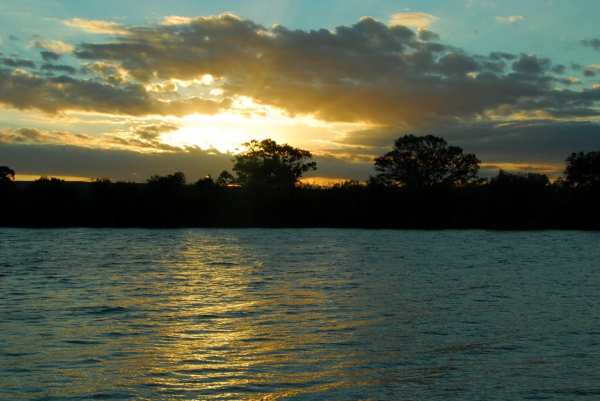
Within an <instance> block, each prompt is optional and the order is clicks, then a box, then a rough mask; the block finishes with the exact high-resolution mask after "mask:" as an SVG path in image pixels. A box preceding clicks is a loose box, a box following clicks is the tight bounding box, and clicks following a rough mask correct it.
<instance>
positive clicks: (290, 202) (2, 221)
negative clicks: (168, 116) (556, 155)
mask: <svg viewBox="0 0 600 401" xmlns="http://www.w3.org/2000/svg"><path fill="white" fill-rule="evenodd" d="M243 146H244V147H245V148H246V151H245V152H242V153H240V154H238V155H235V156H234V158H233V159H232V161H233V162H234V165H233V168H232V171H233V173H234V174H235V175H234V174H232V173H230V172H229V171H223V172H222V173H221V174H220V175H219V176H218V177H217V178H216V179H213V178H212V177H210V176H206V177H205V178H202V179H200V180H198V181H196V182H194V183H187V181H186V177H185V175H184V174H183V173H181V172H176V173H173V174H169V175H166V176H159V175H155V176H152V177H150V178H149V179H148V180H146V183H144V184H138V183H133V182H116V183H113V182H111V181H110V180H108V179H95V180H93V181H92V182H91V183H67V182H64V181H62V180H59V179H57V178H52V177H50V178H49V177H41V178H40V179H38V180H36V181H34V182H32V183H30V184H29V185H24V186H17V185H15V182H14V177H15V172H14V171H13V170H12V169H10V168H9V167H7V166H0V208H1V209H0V210H2V213H0V226H15V227H72V226H80V227H355V228H404V229H467V228H468V229H473V228H481V229H593V230H597V229H600V211H599V208H598V207H597V205H598V201H599V200H600V152H589V153H584V152H580V153H573V154H571V156H569V157H567V158H566V167H565V171H564V177H561V178H560V179H558V180H556V181H554V182H551V181H550V180H549V178H548V177H547V176H546V175H544V174H537V173H508V172H505V171H502V170H500V172H499V174H498V175H497V176H496V177H493V178H491V179H489V180H487V179H484V178H480V177H478V175H477V174H478V170H479V164H480V163H481V162H480V161H479V160H478V159H477V157H476V156H475V155H474V154H464V153H463V150H462V149H461V148H460V147H457V146H449V145H448V143H447V142H446V141H445V140H444V139H443V138H438V137H435V136H431V135H429V136H424V137H416V136H413V135H405V136H403V137H400V138H398V139H397V140H396V141H395V142H394V146H393V149H392V150H391V151H390V152H388V153H386V154H384V155H382V156H381V157H378V158H375V160H374V162H375V170H376V171H377V174H376V175H375V176H371V177H369V178H368V180H366V182H358V181H352V180H350V181H345V182H341V183H337V184H334V185H330V186H327V187H317V186H314V185H306V184H300V183H299V179H300V178H301V177H302V175H303V174H304V173H305V172H307V171H311V170H316V168H317V167H316V162H313V161H311V160H312V154H311V153H310V152H308V151H306V150H302V149H298V148H294V147H292V146H290V145H287V144H283V145H280V144H277V143H276V142H275V141H273V140H270V139H266V140H264V141H260V142H259V141H256V140H253V141H250V142H248V143H245V144H243Z"/></svg>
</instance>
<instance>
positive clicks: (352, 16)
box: [0, 0, 600, 181]
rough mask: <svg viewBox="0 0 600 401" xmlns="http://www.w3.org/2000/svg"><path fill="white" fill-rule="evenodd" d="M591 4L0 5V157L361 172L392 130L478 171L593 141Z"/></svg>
mask: <svg viewBox="0 0 600 401" xmlns="http://www.w3.org/2000/svg"><path fill="white" fill-rule="evenodd" d="M599 15H600V1H598V0H574V1H563V0H553V1H549V0H539V1H538V0H531V1H522V0H519V1H516V0H515V1H513V0H502V1H500V0H497V1H488V0H486V1H480V0H452V1H447V0H444V1H442V0H406V1H399V0H361V1H354V0H340V1H337V0H332V1H324V0H319V1H313V0H264V1H262V0H261V1H258V0H257V1H251V0H246V1H241V0H240V1H234V0H230V1H192V0H185V1H181V0H173V1H158V0H156V1H155V0H153V1H128V0H119V1H114V0H104V1H102V2H83V1H74V0H71V1H67V0H54V1H41V0H28V1H15V0H11V1H4V0H0V22H1V24H0V104H1V105H2V106H3V107H2V108H0V165H7V166H9V167H11V168H12V169H14V170H15V171H16V173H17V179H32V178H37V177H39V176H40V175H48V176H60V177H64V178H69V177H70V179H89V178H91V177H107V178H110V179H112V180H132V181H144V180H145V179H146V178H148V177H150V176H151V175H153V174H160V175H165V174H169V173H173V172H175V171H183V172H184V173H185V174H186V176H187V177H188V179H189V180H190V181H195V180H197V179H198V178H200V177H203V176H205V175H206V174H212V175H213V176H217V175H218V174H219V173H220V172H221V171H222V170H223V169H229V170H231V167H232V164H233V163H232V162H231V158H232V154H233V153H235V152H236V151H238V149H239V150H241V148H240V144H241V143H242V142H245V141H249V140H251V139H259V140H261V139H266V138H271V139H273V140H275V141H277V142H281V143H284V142H285V143H289V144H290V145H293V146H296V147H300V148H303V149H307V150H310V151H311V152H312V153H313V155H314V161H316V162H317V167H318V170H317V171H315V172H313V173H311V174H310V175H307V177H308V178H309V179H316V178H317V177H322V178H328V179H358V180H365V179H367V178H368V176H369V175H370V174H374V173H375V172H374V170H373V158H374V157H377V156H379V155H381V154H383V153H385V152H387V151H389V150H390V149H391V146H392V143H393V140H394V139H395V138H398V137H399V136H402V135H405V134H414V135H427V134H433V135H436V136H441V137H444V138H445V139H446V140H447V141H448V142H449V143H450V144H452V145H458V146H461V147H462V148H463V149H464V151H465V152H466V153H475V154H476V155H477V156H478V158H479V159H480V160H481V161H482V168H481V170H480V172H481V175H484V176H492V175H495V174H496V173H497V171H498V169H499V168H502V169H505V170H508V171H523V172H540V173H546V174H549V175H550V176H551V177H556V176H558V175H560V174H561V173H562V170H563V169H564V160H565V158H566V157H567V156H569V155H570V153H571V152H574V151H592V150H600V109H599V106H600V29H599V24H598V16H599Z"/></svg>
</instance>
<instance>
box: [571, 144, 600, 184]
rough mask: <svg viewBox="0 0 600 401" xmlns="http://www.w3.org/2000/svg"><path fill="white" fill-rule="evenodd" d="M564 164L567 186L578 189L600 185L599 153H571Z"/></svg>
mask: <svg viewBox="0 0 600 401" xmlns="http://www.w3.org/2000/svg"><path fill="white" fill-rule="evenodd" d="M566 162H567V166H566V168H565V171H564V173H565V180H566V182H567V184H569V185H573V186H578V187H588V186H595V185H600V152H588V153H583V152H579V153H572V154H571V156H569V157H567V160H566Z"/></svg>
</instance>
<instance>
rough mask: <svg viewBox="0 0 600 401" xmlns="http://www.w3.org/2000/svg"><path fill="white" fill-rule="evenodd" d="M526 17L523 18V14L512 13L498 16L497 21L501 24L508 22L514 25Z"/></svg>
mask: <svg viewBox="0 0 600 401" xmlns="http://www.w3.org/2000/svg"><path fill="white" fill-rule="evenodd" d="M524 19H525V18H523V16H521V15H511V16H510V17H496V21H497V22H498V23H499V24H508V25H514V24H516V23H517V22H519V21H521V20H524Z"/></svg>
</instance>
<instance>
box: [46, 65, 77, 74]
mask: <svg viewBox="0 0 600 401" xmlns="http://www.w3.org/2000/svg"><path fill="white" fill-rule="evenodd" d="M40 69H41V70H50V71H60V72H66V73H67V74H77V70H76V69H75V68H74V67H71V66H70V65H56V64H49V63H47V64H44V65H42V66H41V67H40Z"/></svg>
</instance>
